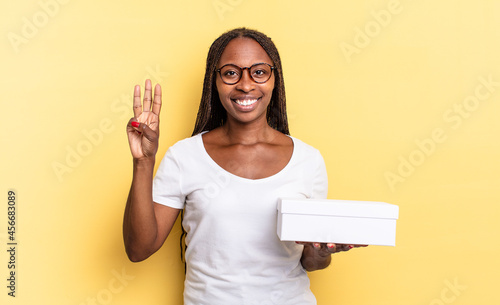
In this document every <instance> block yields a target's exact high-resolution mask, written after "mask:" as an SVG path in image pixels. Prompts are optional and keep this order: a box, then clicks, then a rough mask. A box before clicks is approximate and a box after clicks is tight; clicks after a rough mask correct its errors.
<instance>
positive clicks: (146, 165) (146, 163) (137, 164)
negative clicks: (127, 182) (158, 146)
mask: <svg viewBox="0 0 500 305" xmlns="http://www.w3.org/2000/svg"><path fill="white" fill-rule="evenodd" d="M133 164H134V169H153V168H154V166H155V157H143V158H134V162H133Z"/></svg>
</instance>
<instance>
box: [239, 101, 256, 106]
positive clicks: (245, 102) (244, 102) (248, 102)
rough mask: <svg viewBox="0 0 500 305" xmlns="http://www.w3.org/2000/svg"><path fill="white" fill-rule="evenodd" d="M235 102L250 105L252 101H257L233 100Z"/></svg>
mask: <svg viewBox="0 0 500 305" xmlns="http://www.w3.org/2000/svg"><path fill="white" fill-rule="evenodd" d="M235 102H236V104H238V105H241V106H250V105H252V104H253V103H255V102H257V100H235Z"/></svg>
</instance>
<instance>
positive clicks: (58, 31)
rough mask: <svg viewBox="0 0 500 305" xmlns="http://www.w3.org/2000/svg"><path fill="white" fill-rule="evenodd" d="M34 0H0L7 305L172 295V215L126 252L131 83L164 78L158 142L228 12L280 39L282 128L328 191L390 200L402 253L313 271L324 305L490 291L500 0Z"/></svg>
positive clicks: (499, 167) (188, 126)
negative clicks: (149, 241) (163, 230)
mask: <svg viewBox="0 0 500 305" xmlns="http://www.w3.org/2000/svg"><path fill="white" fill-rule="evenodd" d="M41 3H52V6H50V5H49V6H48V7H49V8H47V6H46V8H45V10H44V8H43V7H42V6H41V4H40V3H39V2H38V1H21V2H19V1H2V3H1V4H0V24H1V35H0V37H1V40H0V69H1V72H2V76H1V82H0V100H1V108H0V109H1V112H2V118H1V125H2V133H1V145H2V149H1V152H0V153H1V178H0V179H1V180H0V181H1V183H0V186H1V187H0V189H1V190H2V191H1V192H2V193H3V195H1V196H0V198H3V199H2V200H1V202H2V204H1V205H0V207H2V208H1V211H0V234H1V235H0V238H1V242H2V245H1V246H0V250H1V251H0V275H1V277H0V284H1V285H0V287H2V288H1V289H0V303H1V304H51V305H59V304H65V305H67V304H76V305H80V304H92V302H95V304H123V305H128V304H149V305H156V304H158V305H160V304H181V303H182V301H181V300H182V286H183V283H182V282H183V265H182V264H181V262H180V259H179V245H178V238H179V235H180V227H179V225H178V224H177V225H176V227H175V228H174V231H173V233H172V235H171V236H170V237H169V238H168V240H167V242H166V244H165V245H164V247H163V248H162V249H161V250H160V251H159V252H158V253H156V254H155V255H154V256H153V257H151V258H150V259H148V260H147V261H145V262H142V263H139V264H134V263H131V262H129V261H128V260H127V258H126V255H125V252H124V247H123V243H122V237H121V224H122V216H123V210H124V204H125V200H126V196H127V193H128V188H129V186H130V181H131V174H132V163H131V161H132V160H131V155H130V152H129V149H128V144H127V138H126V134H125V124H126V122H127V121H128V119H129V118H130V117H131V116H132V110H131V107H130V106H131V102H132V101H131V98H130V97H131V95H132V90H133V86H134V85H135V84H141V85H142V84H143V82H144V80H145V79H146V78H147V77H149V78H152V80H153V82H155V83H156V82H159V83H160V84H161V85H162V86H163V92H164V107H163V109H162V113H161V116H160V118H161V126H160V128H161V138H160V151H159V154H160V155H163V153H164V152H165V151H166V150H167V148H168V147H169V146H170V145H172V144H173V143H175V142H176V141H178V140H180V139H182V138H185V137H187V136H189V135H190V134H191V131H192V128H193V125H194V120H195V116H196V111H197V108H198V103H199V100H200V95H201V89H202V81H203V73H204V64H205V58H206V54H207V51H208V48H209V46H210V44H211V42H212V41H213V40H214V39H215V38H216V37H218V36H219V35H220V34H221V33H223V32H224V31H226V30H229V29H232V28H234V27H238V26H247V27H250V28H255V29H258V30H260V31H263V32H264V33H266V34H268V35H269V36H271V37H272V38H273V40H274V41H275V43H276V44H277V46H278V49H279V50H280V53H281V56H282V61H283V66H284V73H285V84H286V89H287V101H288V111H289V112H288V113H289V120H290V127H291V133H292V135H293V136H295V137H297V138H299V139H302V140H303V141H305V142H306V143H309V144H311V145H313V146H315V147H317V148H318V149H320V151H321V152H322V154H323V156H324V158H325V161H326V164H327V168H328V174H329V179H330V189H329V197H330V198H332V199H357V200H373V201H385V202H389V203H393V204H397V205H399V207H400V219H399V221H398V230H397V246H396V247H395V248H393V247H377V246H371V247H368V248H365V249H355V250H352V251H350V252H348V253H340V254H336V255H334V258H333V263H332V266H330V267H329V268H328V269H326V270H323V271H316V272H313V273H311V274H310V278H311V282H312V289H313V292H314V293H315V294H316V296H317V299H318V304H319V305H326V304H345V305H351V304H352V305H358V304H359V305H361V304H363V305H364V304H370V305H377V304H380V305H382V304H383V305H401V304H405V305H408V304H415V305H417V304H418V305H428V304H431V305H439V304H451V303H453V304H457V305H458V304H499V302H500V296H499V293H498V290H497V289H498V288H497V286H498V283H499V281H498V271H499V270H500V263H499V261H500V260H499V259H498V257H499V256H500V245H499V244H498V236H499V232H500V230H499V229H500V225H499V217H500V208H499V199H500V192H499V190H500V162H499V157H500V141H499V136H500V120H499V119H498V115H499V114H500V94H499V92H496V91H499V90H498V89H500V87H499V84H498V82H500V68H499V67H500V56H499V54H500V1H494V0H474V1H473V0H469V1H465V0H462V1H452V0H448V1H416V0H415V1H410V0H401V1H390V0H384V1H339V0H336V1H306V2H304V1H262V0H259V1H255V0H254V1H249V0H204V1H195V0H189V1H142V2H140V1H95V0H93V1H75V0H73V1H71V0H65V1H61V3H59V2H54V1H51V0H41ZM54 3H57V6H55V5H54ZM382 10H383V11H385V12H386V13H384V12H381V11H382ZM49 13H50V14H49ZM44 16H45V17H44ZM34 18H35V19H36V20H35V21H36V23H37V24H38V25H35V24H34V22H35V21H33V19H34ZM37 18H38V19H37ZM384 18H385V19H384ZM377 20H378V21H377ZM29 23H32V24H33V25H34V27H35V28H34V29H33V28H31V32H30V31H29V30H30V28H29V25H27V24H29ZM32 27H33V26H32ZM23 31H24V34H23ZM364 35H366V37H364ZM13 37H15V39H14V38H13ZM363 38H364V39H363ZM347 49H348V50H350V52H346V50H347ZM481 78H483V79H486V80H488V79H490V84H491V81H492V82H493V84H492V85H491V86H490V88H489V89H490V90H489V91H488V90H487V88H486V87H484V86H483V87H481V86H482V85H481V84H482V82H481V80H480V79H481ZM478 88H479V89H478ZM478 90H479V91H478ZM478 92H479V94H480V96H481V97H482V98H481V99H480V100H479V103H477V101H478V100H476V102H475V104H474V98H478V96H477V93H478ZM486 96H487V97H486ZM464 103H469V104H468V106H467V107H468V109H469V110H467V111H465V112H464V111H462V114H460V116H459V114H458V110H456V109H459V108H456V107H463V106H461V105H465V104H464ZM470 103H472V104H470ZM459 117H460V118H462V119H461V121H460V122H459V121H458V118H459ZM97 130H99V131H97ZM435 132H438V133H439V132H441V136H440V137H438V139H440V140H441V141H440V142H439V143H438V142H437V141H436V140H434V139H433V133H435ZM86 133H87V134H89V133H90V134H94V144H93V143H91V142H90V141H89V140H88V139H87V137H86V136H85V134H86ZM99 133H100V134H101V137H99V136H98V135H97V134H99ZM443 139H444V140H443ZM429 141H433V142H432V143H434V144H432V143H431V142H429ZM89 143H90V144H91V145H90V146H89ZM417 143H427V144H425V145H427V146H425V145H424V146H423V147H424V148H421V146H419V145H418V144H417ZM77 149H80V151H81V152H84V153H85V156H81V159H80V160H78V158H76V159H71V158H70V159H71V160H70V161H71V162H68V160H66V159H67V158H69V157H68V156H69V155H71V153H70V152H71V151H73V150H74V151H76V150H77ZM424 150H427V153H426V154H424V153H425V151H424ZM73 157H74V156H73ZM411 158H413V159H412V160H413V161H412V162H413V163H414V164H418V166H414V165H411V163H406V162H410V161H409V160H410V159H411ZM402 160H406V161H402ZM69 163H71V165H72V166H69ZM158 163H159V162H157V165H158ZM54 164H59V165H64V166H68V167H67V168H66V170H67V171H64V172H62V173H61V172H59V175H58V174H56V171H55V170H54ZM404 164H406V167H405V165H404ZM408 164H410V166H412V167H413V168H411V167H409V166H408ZM396 175H397V176H398V177H399V178H397V180H388V177H392V179H394V177H395V176H396ZM391 181H392V182H391ZM9 189H14V190H16V193H17V198H18V214H17V217H18V229H17V240H18V242H19V244H18V257H17V263H18V268H19V269H18V270H17V271H18V282H17V297H16V298H11V297H8V296H7V292H8V290H7V289H6V288H5V287H6V286H7V281H6V278H7V272H8V269H7V262H8V257H7V252H6V248H7V246H6V242H7V236H8V235H7V232H6V227H7V199H6V198H7V191H8V190H9ZM117 274H121V276H117ZM92 299H94V301H92ZM269 304H271V303H269Z"/></svg>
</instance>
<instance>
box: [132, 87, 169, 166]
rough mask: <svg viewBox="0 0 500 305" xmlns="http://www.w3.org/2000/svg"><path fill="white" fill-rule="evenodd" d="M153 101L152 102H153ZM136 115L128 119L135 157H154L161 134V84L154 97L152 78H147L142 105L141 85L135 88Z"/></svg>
mask: <svg viewBox="0 0 500 305" xmlns="http://www.w3.org/2000/svg"><path fill="white" fill-rule="evenodd" d="M151 102H152V103H151ZM133 107H134V117H133V118H131V119H130V120H129V121H128V124H127V136H128V143H129V146H130V151H131V153H132V157H134V159H154V158H155V155H156V152H157V151H158V138H159V135H160V130H159V127H160V121H159V116H160V109H161V86H160V85H159V84H157V85H156V86H155V89H154V100H153V99H152V85H151V80H149V79H148V80H146V85H145V91H144V103H143V104H142V105H141V86H139V85H137V86H135V88H134V104H133Z"/></svg>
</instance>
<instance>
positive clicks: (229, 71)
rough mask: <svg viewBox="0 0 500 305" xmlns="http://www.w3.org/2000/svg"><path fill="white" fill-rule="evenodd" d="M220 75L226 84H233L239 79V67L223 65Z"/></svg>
mask: <svg viewBox="0 0 500 305" xmlns="http://www.w3.org/2000/svg"><path fill="white" fill-rule="evenodd" d="M220 76H221V77H222V80H223V81H224V82H225V83H226V84H235V83H237V82H238V81H239V80H240V77H241V69H240V68H239V67H237V66H235V65H225V66H224V67H222V68H221V69H220Z"/></svg>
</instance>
